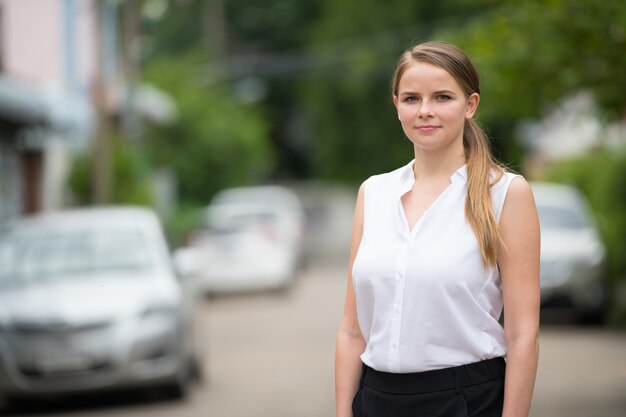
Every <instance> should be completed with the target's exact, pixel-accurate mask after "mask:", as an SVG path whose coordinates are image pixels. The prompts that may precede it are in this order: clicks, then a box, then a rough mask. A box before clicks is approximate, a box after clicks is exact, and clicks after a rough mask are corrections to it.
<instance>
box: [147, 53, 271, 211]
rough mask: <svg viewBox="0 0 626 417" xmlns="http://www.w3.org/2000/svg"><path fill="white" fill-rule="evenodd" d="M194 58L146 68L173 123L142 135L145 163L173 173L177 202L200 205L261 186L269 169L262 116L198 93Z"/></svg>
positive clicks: (208, 92) (214, 92) (212, 92)
mask: <svg viewBox="0 0 626 417" xmlns="http://www.w3.org/2000/svg"><path fill="white" fill-rule="evenodd" d="M199 68H200V65H199V60H198V58H197V54H191V53H189V54H187V55H183V56H180V57H178V58H177V59H175V60H174V59H166V58H162V59H159V60H155V61H153V62H151V63H150V65H149V66H148V67H147V68H146V71H145V78H146V79H147V80H148V81H150V82H151V83H153V84H154V85H156V86H157V87H159V88H161V89H163V90H164V91H167V92H168V93H169V94H171V95H172V97H173V98H174V100H175V102H176V104H177V106H178V113H179V118H178V120H177V121H176V122H175V123H174V124H173V125H171V126H169V127H165V128H163V127H158V128H157V127H154V126H153V127H151V128H149V130H148V132H147V134H146V141H147V144H148V150H149V152H150V154H151V160H152V161H153V163H154V164H155V165H156V166H167V167H171V168H173V169H174V171H175V173H176V174H177V177H178V179H179V194H180V198H181V199H182V200H184V201H186V202H190V203H196V204H206V203H208V201H209V199H210V198H211V197H212V195H213V194H214V193H215V192H216V191H217V190H219V189H221V188H225V187H229V186H237V185H244V184H249V183H255V182H259V181H261V180H262V179H263V178H264V177H265V176H266V175H267V173H268V171H269V169H270V168H271V164H272V151H271V149H270V146H269V142H268V139H267V124H266V123H265V121H264V116H263V112H262V111H261V110H260V109H259V108H257V107H255V106H252V105H244V104H241V103H237V102H235V101H234V100H233V99H232V98H231V97H230V95H229V94H227V93H226V92H225V91H224V90H223V89H221V88H219V87H212V88H204V87H203V86H202V83H201V77H200V73H199Z"/></svg>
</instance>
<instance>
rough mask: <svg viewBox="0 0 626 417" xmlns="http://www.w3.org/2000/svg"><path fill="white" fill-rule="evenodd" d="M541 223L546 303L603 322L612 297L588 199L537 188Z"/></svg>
mask: <svg viewBox="0 0 626 417" xmlns="http://www.w3.org/2000/svg"><path fill="white" fill-rule="evenodd" d="M532 189H533V193H534V196H535V201H536V204H537V211H538V214H539V221H540V224H541V301H542V305H544V306H555V307H567V308H572V309H573V310H574V311H575V312H576V313H577V315H578V316H579V317H581V318H587V317H589V318H599V317H601V315H602V312H603V310H604V307H605V304H606V300H607V292H606V282H605V279H606V276H605V268H606V249H605V247H604V244H603V242H602V239H601V238H600V235H599V233H598V230H597V227H596V224H595V221H594V219H593V217H592V215H591V212H590V211H589V209H588V206H587V201H586V199H585V197H584V196H583V195H582V194H581V193H580V191H578V189H576V188H574V187H572V186H569V185H565V184H552V183H533V184H532Z"/></svg>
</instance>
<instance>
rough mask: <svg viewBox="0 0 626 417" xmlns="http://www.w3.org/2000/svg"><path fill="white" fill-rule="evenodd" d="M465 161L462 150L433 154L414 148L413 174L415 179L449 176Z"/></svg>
mask: <svg viewBox="0 0 626 417" xmlns="http://www.w3.org/2000/svg"><path fill="white" fill-rule="evenodd" d="M465 162H466V160H465V153H464V152H461V153H447V154H441V155H435V154H433V153H430V152H424V151H423V150H420V149H416V150H415V164H414V165H413V174H414V175H415V179H416V180H417V179H438V178H443V177H445V178H450V176H452V174H453V173H454V172H455V171H456V170H457V169H459V168H460V167H462V166H463V165H464V164H465Z"/></svg>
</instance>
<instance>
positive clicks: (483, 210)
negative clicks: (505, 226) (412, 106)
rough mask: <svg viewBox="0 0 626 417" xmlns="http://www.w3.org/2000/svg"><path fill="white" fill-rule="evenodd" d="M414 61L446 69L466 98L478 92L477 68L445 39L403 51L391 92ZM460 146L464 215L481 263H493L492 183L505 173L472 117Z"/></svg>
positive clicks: (495, 235) (495, 247)
mask: <svg viewBox="0 0 626 417" xmlns="http://www.w3.org/2000/svg"><path fill="white" fill-rule="evenodd" d="M415 62H425V63H427V64H430V65H434V66H436V67H439V68H442V69H444V70H446V71H447V72H448V73H449V74H450V75H451V76H452V77H453V78H454V79H455V80H456V81H457V82H458V83H459V85H460V86H461V89H462V90H463V92H464V93H465V96H466V97H469V96H470V95H471V94H473V93H478V94H480V80H479V77H478V71H476V68H475V67H474V65H473V64H472V62H471V61H470V59H469V57H468V56H467V55H466V54H465V52H463V51H462V50H461V49H459V48H457V47H456V46H454V45H452V44H449V43H447V42H440V41H437V42H426V43H423V44H421V45H417V46H416V47H414V48H413V49H411V50H408V51H406V52H404V53H403V54H402V55H401V56H400V59H399V60H398V64H397V66H396V70H395V71H394V74H393V78H392V80H391V92H392V95H394V96H397V95H398V84H399V83H400V79H401V78H402V75H403V74H404V72H405V71H406V70H407V68H409V67H410V66H411V65H412V64H413V63H415ZM463 148H464V150H465V159H466V162H467V198H466V200H465V218H466V220H467V222H468V223H469V225H470V227H471V228H472V230H473V231H474V235H476V240H477V241H478V245H479V247H480V253H481V255H482V259H483V264H484V265H485V266H492V267H495V266H496V262H497V256H498V248H499V247H500V243H501V236H500V228H499V227H498V222H497V221H496V216H495V214H494V212H493V205H492V202H491V186H492V185H493V184H494V183H496V182H497V181H498V180H499V179H500V178H501V177H502V175H503V174H504V167H503V166H502V165H500V164H499V163H498V162H497V161H496V160H495V159H494V158H493V155H492V154H491V150H490V148H489V139H488V138H487V135H486V134H485V132H484V131H483V130H482V129H481V128H480V126H478V124H477V123H476V121H474V120H473V119H465V126H464V128H463Z"/></svg>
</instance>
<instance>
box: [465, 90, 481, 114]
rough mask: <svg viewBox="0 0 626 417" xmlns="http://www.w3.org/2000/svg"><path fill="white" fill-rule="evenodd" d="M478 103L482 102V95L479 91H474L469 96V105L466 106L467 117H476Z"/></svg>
mask: <svg viewBox="0 0 626 417" xmlns="http://www.w3.org/2000/svg"><path fill="white" fill-rule="evenodd" d="M478 103H480V96H479V95H478V93H472V94H471V95H470V96H469V97H468V98H467V105H466V106H465V118H466V119H471V118H472V117H474V113H476V109H477V108H478Z"/></svg>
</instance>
